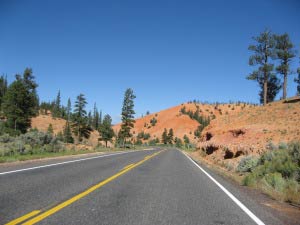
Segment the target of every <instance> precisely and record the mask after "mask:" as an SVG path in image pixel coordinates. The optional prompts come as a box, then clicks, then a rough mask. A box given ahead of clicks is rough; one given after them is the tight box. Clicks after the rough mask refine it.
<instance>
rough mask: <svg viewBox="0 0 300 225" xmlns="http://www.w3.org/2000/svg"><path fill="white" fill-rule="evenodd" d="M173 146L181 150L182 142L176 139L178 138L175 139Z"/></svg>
mask: <svg viewBox="0 0 300 225" xmlns="http://www.w3.org/2000/svg"><path fill="white" fill-rule="evenodd" d="M174 141H175V145H176V147H177V148H181V147H182V145H183V144H182V140H181V139H180V138H178V137H175V140H174Z"/></svg>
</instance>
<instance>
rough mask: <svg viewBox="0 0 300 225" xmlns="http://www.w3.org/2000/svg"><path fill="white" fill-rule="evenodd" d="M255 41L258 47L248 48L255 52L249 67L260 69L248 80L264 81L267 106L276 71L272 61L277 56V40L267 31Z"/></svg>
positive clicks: (264, 96) (255, 38) (264, 95)
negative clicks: (272, 79)
mask: <svg viewBox="0 0 300 225" xmlns="http://www.w3.org/2000/svg"><path fill="white" fill-rule="evenodd" d="M253 40H254V41H255V42H256V45H250V46H249V48H248V49H249V50H251V51H253V52H254V54H253V55H252V56H251V57H250V58H249V65H250V66H256V65H258V68H257V70H254V71H253V72H252V73H251V74H250V75H248V76H247V79H249V80H256V81H258V82H260V81H261V80H262V81H263V99H264V101H263V104H264V105H266V104H267V102H268V101H267V93H268V80H269V78H270V76H271V74H272V71H273V69H274V64H272V63H270V59H272V58H274V56H275V51H274V48H275V40H274V36H273V35H272V33H271V32H270V31H269V30H265V31H264V32H263V33H261V34H260V35H259V36H258V37H254V38H253Z"/></svg>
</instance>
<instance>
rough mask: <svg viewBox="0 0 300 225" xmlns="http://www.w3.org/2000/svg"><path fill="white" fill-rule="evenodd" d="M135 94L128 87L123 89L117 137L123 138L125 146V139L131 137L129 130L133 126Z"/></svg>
mask: <svg viewBox="0 0 300 225" xmlns="http://www.w3.org/2000/svg"><path fill="white" fill-rule="evenodd" d="M135 98H136V96H135V95H134V94H133V90H132V89H131V88H128V89H127V90H126V91H125V95H124V101H123V107H122V113H121V115H122V125H121V129H120V132H119V138H120V139H121V140H123V146H124V147H125V143H126V139H127V138H130V137H132V134H131V133H130V130H131V129H132V128H133V127H134V123H135V120H134V114H135V111H134V101H133V100H134V99H135Z"/></svg>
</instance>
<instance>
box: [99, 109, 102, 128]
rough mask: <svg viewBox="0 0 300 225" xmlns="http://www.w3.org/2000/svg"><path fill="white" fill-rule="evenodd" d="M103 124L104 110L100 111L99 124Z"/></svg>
mask: <svg viewBox="0 0 300 225" xmlns="http://www.w3.org/2000/svg"><path fill="white" fill-rule="evenodd" d="M101 124H102V110H100V112H99V126H100V125H101Z"/></svg>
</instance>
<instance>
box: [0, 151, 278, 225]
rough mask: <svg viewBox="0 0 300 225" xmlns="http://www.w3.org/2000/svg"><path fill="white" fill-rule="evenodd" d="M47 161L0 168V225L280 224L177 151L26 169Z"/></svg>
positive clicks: (45, 163)
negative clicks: (7, 224) (8, 224)
mask: <svg viewBox="0 0 300 225" xmlns="http://www.w3.org/2000/svg"><path fill="white" fill-rule="evenodd" d="M57 161H58V163H61V160H59V159H57ZM47 163H48V164H49V162H44V163H42V164H41V163H40V162H38V163H36V162H32V163H30V164H26V165H24V166H23V167H24V168H27V170H25V171H14V172H12V173H7V172H8V171H13V170H14V169H15V170H20V169H22V166H20V165H15V166H12V167H10V168H4V169H3V168H1V167H0V224H6V223H8V222H11V221H12V223H11V224H22V223H25V224H34V223H38V224H68V225H70V224H107V225H108V224H109V225H113V224H122V225H125V224H133V225H134V224H137V225H145V224H149V225H150V224H156V225H159V224H165V225H168V224H170V225H177V224H178V225H184V224H191V225H195V224H234V225H236V224H263V223H265V224H283V222H282V221H280V220H279V219H278V218H277V217H276V216H274V215H273V214H272V213H271V212H269V211H268V210H265V208H263V207H262V206H260V205H258V204H256V202H255V201H254V200H253V199H251V197H249V196H247V193H243V192H240V191H239V190H238V189H236V188H235V187H234V186H232V185H231V184H230V183H228V182H226V181H225V180H223V179H219V177H218V176H216V175H214V174H213V173H212V172H211V171H209V170H207V168H205V171H207V172H209V174H210V175H211V176H212V177H209V176H210V175H209V174H206V173H205V171H202V170H201V168H199V167H198V166H197V165H195V164H194V163H193V162H192V161H191V160H190V159H189V158H188V157H186V156H185V155H184V154H183V153H181V152H180V151H178V150H162V149H157V150H147V151H135V152H130V153H123V154H117V155H108V156H105V157H102V156H101V157H96V158H95V157H94V158H93V159H89V160H82V161H76V162H71V163H64V164H58V165H52V166H47V167H42V168H35V169H29V170H28V168H31V167H30V165H31V166H32V167H34V166H44V165H48V164H47ZM52 163H56V162H55V160H52V161H51V164H52ZM14 167H15V168H14ZM213 177H214V178H215V179H216V180H218V181H216V180H215V181H213V180H212V179H214V178H213ZM216 182H217V183H216ZM231 194H233V196H231Z"/></svg>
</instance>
